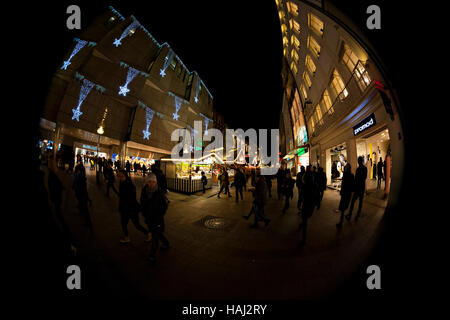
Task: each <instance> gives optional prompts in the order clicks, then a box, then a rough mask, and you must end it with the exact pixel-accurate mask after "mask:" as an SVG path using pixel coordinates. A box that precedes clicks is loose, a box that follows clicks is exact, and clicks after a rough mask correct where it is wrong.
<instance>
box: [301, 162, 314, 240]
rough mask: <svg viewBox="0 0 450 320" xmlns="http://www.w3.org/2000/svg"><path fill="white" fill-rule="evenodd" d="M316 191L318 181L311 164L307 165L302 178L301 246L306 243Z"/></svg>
mask: <svg viewBox="0 0 450 320" xmlns="http://www.w3.org/2000/svg"><path fill="white" fill-rule="evenodd" d="M315 193H316V182H315V181H314V175H313V172H312V170H311V166H310V165H309V166H307V167H306V171H305V173H304V174H303V178H302V196H303V206H302V222H301V223H300V225H299V229H300V230H301V233H302V239H301V241H300V246H303V245H305V244H306V230H307V227H308V220H309V218H311V216H312V214H313V212H314V207H315V204H316V200H315Z"/></svg>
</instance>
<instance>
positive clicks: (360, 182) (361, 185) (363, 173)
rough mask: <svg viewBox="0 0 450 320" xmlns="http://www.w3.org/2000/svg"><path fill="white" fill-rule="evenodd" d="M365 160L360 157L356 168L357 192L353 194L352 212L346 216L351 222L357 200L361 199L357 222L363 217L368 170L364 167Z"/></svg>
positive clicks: (355, 185)
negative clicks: (362, 210)
mask: <svg viewBox="0 0 450 320" xmlns="http://www.w3.org/2000/svg"><path fill="white" fill-rule="evenodd" d="M363 162H364V159H363V157H358V168H356V172H355V182H354V189H355V192H354V193H353V197H352V202H351V204H350V210H349V212H348V215H346V216H345V218H346V219H347V220H350V219H351V218H352V212H353V207H354V205H355V202H356V200H357V199H359V206H358V212H357V213H356V217H355V220H358V218H359V216H360V215H361V209H362V204H363V199H364V192H365V190H366V179H367V168H366V166H364V163H363Z"/></svg>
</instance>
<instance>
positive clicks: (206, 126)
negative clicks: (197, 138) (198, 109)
mask: <svg viewBox="0 0 450 320" xmlns="http://www.w3.org/2000/svg"><path fill="white" fill-rule="evenodd" d="M200 116H202V117H203V118H204V119H205V133H204V134H205V135H207V134H208V123H209V122H210V121H212V120H211V119H210V118H208V117H207V116H205V115H203V114H201V113H200Z"/></svg>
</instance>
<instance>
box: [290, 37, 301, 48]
mask: <svg viewBox="0 0 450 320" xmlns="http://www.w3.org/2000/svg"><path fill="white" fill-rule="evenodd" d="M291 44H292V45H295V46H296V47H297V48H299V47H300V41H299V40H298V39H297V37H296V36H294V35H292V36H291Z"/></svg>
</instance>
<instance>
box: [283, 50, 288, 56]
mask: <svg viewBox="0 0 450 320" xmlns="http://www.w3.org/2000/svg"><path fill="white" fill-rule="evenodd" d="M283 54H284V56H285V57H286V58H288V49H287V48H284V49H283Z"/></svg>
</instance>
